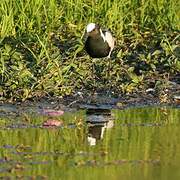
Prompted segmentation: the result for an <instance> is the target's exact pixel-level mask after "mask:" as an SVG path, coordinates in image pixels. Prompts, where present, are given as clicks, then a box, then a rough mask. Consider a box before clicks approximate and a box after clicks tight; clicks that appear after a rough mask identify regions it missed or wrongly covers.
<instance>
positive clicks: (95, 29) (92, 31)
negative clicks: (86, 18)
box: [86, 23, 100, 36]
mask: <svg viewBox="0 0 180 180" xmlns="http://www.w3.org/2000/svg"><path fill="white" fill-rule="evenodd" d="M86 32H87V34H88V36H94V35H96V34H99V33H100V26H99V25H98V24H95V23H89V24H88V25H87V27H86Z"/></svg>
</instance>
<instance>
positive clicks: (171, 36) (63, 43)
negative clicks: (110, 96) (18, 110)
mask: <svg viewBox="0 0 180 180" xmlns="http://www.w3.org/2000/svg"><path fill="white" fill-rule="evenodd" d="M179 8H180V2H179V1H178V0H170V1H167V0H161V1H155V0H147V1H144V0H142V1H138V0H136V1H130V0H128V1H127V0H121V1H119V0H113V1H112V0H106V1H105V0H101V1H90V0H86V1H85V0H50V1H46V0H27V1H25V0H1V3H0V83H1V87H0V91H1V93H2V94H3V96H4V97H5V98H11V97H13V100H16V99H22V100H25V99H27V98H31V97H34V96H44V95H47V94H50V95H66V94H72V93H73V92H74V91H75V90H76V89H81V88H88V89H89V88H90V89H91V88H99V89H104V88H112V87H115V89H116V90H117V91H122V92H131V91H133V90H137V88H139V86H144V83H145V82H144V77H149V76H151V75H152V73H154V72H156V71H157V72H159V67H161V72H164V71H167V69H168V73H171V74H175V73H176V72H178V71H179V70H180V63H179V61H178V58H179V49H178V47H179V46H178V43H179V35H178V33H176V31H177V30H179V29H180V23H179V18H180V13H179ZM89 22H97V23H99V24H101V25H102V26H103V27H107V28H109V29H111V31H112V32H113V34H114V35H115V38H116V49H115V51H114V54H113V59H114V60H113V62H112V69H111V74H110V76H109V77H108V78H109V79H107V77H106V76H105V73H106V71H107V67H106V61H105V60H102V61H100V62H98V67H97V69H98V72H97V79H98V80H99V82H98V83H97V84H93V78H92V77H94V76H93V75H92V71H91V65H92V62H91V59H90V58H89V57H88V56H85V53H84V51H83V38H82V37H83V34H84V29H85V26H86V24H87V23H89ZM156 50H158V51H156ZM154 52H156V53H155V55H154V54H153V53H154ZM174 52H176V53H174ZM129 59H132V60H131V61H130V60H129ZM144 62H145V64H146V66H145V68H142V67H136V65H138V64H143V63H144ZM162 65H163V66H162ZM133 68H135V69H133ZM136 68H137V70H138V71H139V68H140V70H142V73H141V74H140V75H139V74H137V73H136V71H137V70H136ZM166 68H167V69H166ZM124 77H125V78H124ZM106 81H108V82H110V81H111V85H110V87H105V84H106V83H105V82H106Z"/></svg>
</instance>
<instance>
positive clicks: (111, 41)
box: [105, 31, 115, 50]
mask: <svg viewBox="0 0 180 180" xmlns="http://www.w3.org/2000/svg"><path fill="white" fill-rule="evenodd" d="M105 40H106V41H107V43H108V44H109V47H110V48H111V50H112V49H113V48H114V43H115V40H114V38H113V36H112V34H111V33H110V32H109V31H106V32H105Z"/></svg>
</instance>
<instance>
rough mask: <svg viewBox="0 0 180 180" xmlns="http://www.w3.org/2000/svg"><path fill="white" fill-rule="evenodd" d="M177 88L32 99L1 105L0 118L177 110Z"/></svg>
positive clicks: (177, 86) (77, 93)
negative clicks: (47, 112)
mask: <svg viewBox="0 0 180 180" xmlns="http://www.w3.org/2000/svg"><path fill="white" fill-rule="evenodd" d="M179 96H180V85H179V84H175V83H174V84H172V85H171V87H170V88H167V89H164V91H156V90H155V89H152V88H149V89H147V90H146V91H140V92H138V93H137V92H136V93H131V94H126V95H125V94H114V93H113V92H94V93H92V92H88V91H83V92H81V91H78V92H76V93H75V94H74V95H73V96H67V97H64V98H59V97H44V98H40V99H38V98H33V99H31V100H26V101H24V102H15V103H7V102H6V103H4V102H0V115H7V114H8V115H11V114H18V113H22V112H26V111H27V112H37V111H38V110H39V109H41V108H51V109H55V110H59V109H61V110H64V111H76V110H79V109H89V108H94V109H124V108H127V107H136V106H154V105H171V106H177V107H179V106H180V104H179Z"/></svg>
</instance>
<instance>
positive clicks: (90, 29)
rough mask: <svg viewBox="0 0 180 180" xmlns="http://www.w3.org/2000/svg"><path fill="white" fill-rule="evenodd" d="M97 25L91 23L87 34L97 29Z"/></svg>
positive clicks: (87, 28)
mask: <svg viewBox="0 0 180 180" xmlns="http://www.w3.org/2000/svg"><path fill="white" fill-rule="evenodd" d="M95 27H96V24H95V23H89V24H88V25H87V27H86V31H87V32H91V31H92V30H93V29H95Z"/></svg>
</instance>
